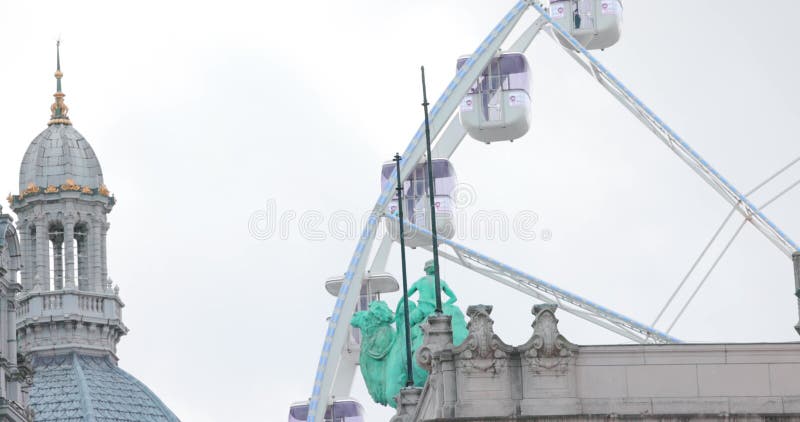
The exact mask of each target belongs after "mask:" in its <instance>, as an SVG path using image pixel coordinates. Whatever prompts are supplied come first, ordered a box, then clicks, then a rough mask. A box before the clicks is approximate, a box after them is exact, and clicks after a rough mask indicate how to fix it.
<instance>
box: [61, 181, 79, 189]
mask: <svg viewBox="0 0 800 422" xmlns="http://www.w3.org/2000/svg"><path fill="white" fill-rule="evenodd" d="M61 190H62V191H73V192H77V191H79V190H81V187H80V186H79V185H77V184H75V181H74V180H72V179H67V181H66V182H65V183H64V184H63V185H61Z"/></svg>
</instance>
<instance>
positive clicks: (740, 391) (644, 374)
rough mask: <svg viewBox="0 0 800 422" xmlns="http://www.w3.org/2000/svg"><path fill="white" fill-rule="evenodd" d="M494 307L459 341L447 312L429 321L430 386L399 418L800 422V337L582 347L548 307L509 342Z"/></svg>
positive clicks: (415, 393) (424, 358)
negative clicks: (527, 333)
mask: <svg viewBox="0 0 800 422" xmlns="http://www.w3.org/2000/svg"><path fill="white" fill-rule="evenodd" d="M491 312H492V307H491V306H485V305H479V306H470V307H469V309H468V310H467V315H468V316H469V317H470V321H469V335H468V337H467V339H466V340H465V341H464V342H463V343H461V344H460V345H458V346H454V345H453V343H452V332H451V331H450V329H449V326H450V321H449V317H448V316H439V317H431V318H430V319H429V320H428V325H427V326H426V328H425V343H424V344H423V346H422V347H421V348H420V349H419V351H418V352H417V361H418V362H419V363H420V365H422V366H424V367H425V368H426V369H427V370H428V371H430V375H429V377H428V382H427V383H426V384H425V386H424V388H409V389H404V390H403V391H401V393H400V395H399V396H398V403H399V405H398V411H397V415H396V416H395V417H394V418H393V419H392V421H393V422H411V421H415V422H416V421H442V422H444V421H463V422H467V421H471V422H483V421H507V422H512V421H534V420H535V421H583V420H608V419H628V420H642V421H716V420H720V421H722V420H725V421H778V420H780V421H800V343H753V344H648V345H638V344H635V345H612V346H578V345H575V344H572V343H571V342H569V341H568V340H567V339H566V338H565V337H564V336H563V335H561V333H560V332H559V330H558V319H556V316H555V312H556V306H555V305H550V304H545V305H536V306H534V308H533V314H534V316H535V319H534V322H533V333H532V335H531V337H530V339H529V340H528V341H527V342H525V343H524V344H522V345H518V346H511V345H509V344H506V343H505V342H503V340H502V339H500V337H498V336H497V334H495V333H494V329H493V321H492V319H491V317H490V315H491Z"/></svg>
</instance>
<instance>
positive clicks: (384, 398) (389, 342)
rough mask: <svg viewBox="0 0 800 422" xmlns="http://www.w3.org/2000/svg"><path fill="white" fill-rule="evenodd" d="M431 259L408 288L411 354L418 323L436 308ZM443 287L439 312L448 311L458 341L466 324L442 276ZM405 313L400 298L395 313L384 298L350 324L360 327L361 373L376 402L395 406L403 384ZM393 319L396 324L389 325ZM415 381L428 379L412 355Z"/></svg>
mask: <svg viewBox="0 0 800 422" xmlns="http://www.w3.org/2000/svg"><path fill="white" fill-rule="evenodd" d="M433 271H434V270H433V262H432V261H428V262H427V263H425V273H426V275H425V276H424V277H422V278H420V279H419V280H417V281H416V282H415V283H414V284H412V285H411V288H410V289H409V290H408V296H409V301H408V310H409V322H410V325H411V330H410V332H411V349H412V354H416V351H417V350H418V349H419V347H420V346H421V345H422V341H423V333H422V328H421V327H420V325H421V324H423V323H424V322H425V320H427V319H428V317H429V316H430V315H433V313H434V312H435V310H436V285H435V281H434V275H433ZM440 284H441V288H442V291H443V292H444V293H445V294H446V295H447V297H448V300H447V302H445V303H443V304H442V313H444V314H445V315H450V316H451V318H452V320H451V324H452V328H453V343H454V344H456V345H458V344H461V342H462V341H464V339H465V338H467V324H466V321H465V320H464V314H463V313H462V312H461V310H460V309H458V307H457V306H456V305H455V304H454V303H455V301H456V295H455V293H453V291H452V290H451V289H450V286H448V285H447V283H446V282H445V281H444V280H440ZM414 293H418V294H419V298H418V300H417V302H416V303H415V302H414V301H412V300H411V299H410V297H411V296H412V295H414ZM404 321H405V317H404V315H403V299H402V298H401V299H400V301H399V302H398V303H397V307H396V313H394V314H393V313H392V311H391V310H390V309H389V306H388V305H387V304H386V302H383V301H376V302H372V303H370V305H369V309H368V310H366V311H359V312H356V313H355V315H353V319H352V321H351V322H350V324H351V325H352V326H353V327H357V328H360V329H361V338H362V341H361V355H360V356H359V363H360V364H361V375H362V376H363V377H364V382H365V383H366V384H367V390H368V391H369V394H370V396H372V399H373V400H375V402H376V403H380V404H382V405H384V406H385V405H389V406H392V407H395V406H396V405H395V401H394V397H395V396H396V395H397V393H399V392H400V389H401V388H403V387H405V386H406V381H407V371H406V351H405V341H406V339H405V327H404V326H403V324H404ZM392 322H394V323H395V327H392ZM411 362H412V365H413V368H412V369H413V376H414V385H415V386H417V387H422V386H423V385H425V381H426V380H427V379H428V372H427V371H425V370H424V369H423V368H421V367H420V366H419V365H418V364H417V361H416V359H415V356H412V358H411Z"/></svg>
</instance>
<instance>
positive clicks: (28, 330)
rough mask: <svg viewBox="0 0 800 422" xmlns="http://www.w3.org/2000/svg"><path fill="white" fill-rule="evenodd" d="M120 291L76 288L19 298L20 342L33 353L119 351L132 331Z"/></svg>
mask: <svg viewBox="0 0 800 422" xmlns="http://www.w3.org/2000/svg"><path fill="white" fill-rule="evenodd" d="M123 306H124V304H123V303H122V301H121V300H120V298H119V296H118V295H117V294H116V292H109V293H97V292H86V291H81V290H76V289H65V290H55V291H30V292H25V293H23V294H21V295H18V296H17V311H16V312H17V332H18V335H19V341H20V342H21V343H22V344H23V346H24V347H26V348H28V349H29V350H55V349H91V350H107V351H111V352H112V353H115V352H116V344H117V342H118V341H119V338H120V337H121V336H122V335H125V334H126V333H127V332H128V329H127V327H125V325H124V324H123V323H122V307H123Z"/></svg>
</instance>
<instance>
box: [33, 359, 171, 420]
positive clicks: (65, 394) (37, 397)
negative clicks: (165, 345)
mask: <svg viewBox="0 0 800 422" xmlns="http://www.w3.org/2000/svg"><path fill="white" fill-rule="evenodd" d="M30 405H31V408H33V411H34V418H35V419H36V421H37V422H50V421H53V422H56V421H57V422H72V421H74V422H84V421H96V422H112V421H113V422H144V421H147V422H179V420H178V418H177V417H176V416H175V414H173V413H172V412H171V411H170V410H169V409H168V408H167V407H166V406H165V405H164V403H162V402H161V400H160V399H159V398H158V397H157V396H156V395H155V394H153V392H152V391H150V389H149V388H147V386H145V385H144V384H142V382H141V381H139V380H137V379H136V378H134V377H133V376H132V375H130V374H128V373H127V372H125V371H123V370H122V369H120V368H119V367H118V366H117V364H116V363H115V362H113V361H112V359H111V357H109V356H105V357H100V356H88V355H81V354H77V353H69V354H62V355H56V356H46V357H43V356H36V357H34V360H33V387H32V388H31V390H30Z"/></svg>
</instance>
